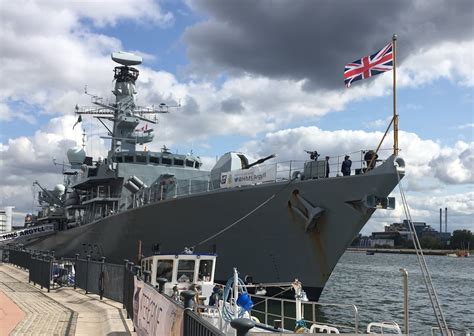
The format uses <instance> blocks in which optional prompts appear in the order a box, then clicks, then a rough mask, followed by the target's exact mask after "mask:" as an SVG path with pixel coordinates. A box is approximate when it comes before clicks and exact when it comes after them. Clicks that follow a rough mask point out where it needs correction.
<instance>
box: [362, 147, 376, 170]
mask: <svg viewBox="0 0 474 336" xmlns="http://www.w3.org/2000/svg"><path fill="white" fill-rule="evenodd" d="M378 157H379V156H378V155H377V154H375V152H374V151H373V150H369V151H367V153H365V155H364V161H365V162H366V163H367V170H370V169H374V168H375V163H376V161H377V158H378Z"/></svg>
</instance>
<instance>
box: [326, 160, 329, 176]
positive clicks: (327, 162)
mask: <svg viewBox="0 0 474 336" xmlns="http://www.w3.org/2000/svg"><path fill="white" fill-rule="evenodd" d="M326 177H329V156H326Z"/></svg>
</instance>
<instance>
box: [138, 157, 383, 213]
mask: <svg viewBox="0 0 474 336" xmlns="http://www.w3.org/2000/svg"><path fill="white" fill-rule="evenodd" d="M385 150H387V151H388V149H384V150H381V151H385ZM390 150H391V149H390ZM365 153H366V151H365V150H361V151H356V152H351V153H347V154H349V155H351V157H353V158H354V160H352V166H351V175H354V174H355V175H359V174H363V173H364V172H365V171H366V170H367V161H366V160H364V154H365ZM345 155H346V154H344V155H338V156H332V157H330V159H329V165H328V167H329V173H328V178H335V177H340V176H342V174H341V165H342V162H343V161H344V156H345ZM359 156H360V158H359ZM356 158H357V159H356ZM319 161H321V160H319ZM322 161H324V160H322ZM308 162H311V161H308V160H290V161H282V162H277V163H270V164H264V165H260V166H259V167H265V168H271V167H274V168H275V170H276V178H275V179H274V180H272V181H268V182H264V183H275V182H284V181H289V180H291V179H292V178H293V177H294V174H297V173H300V174H302V175H304V171H305V164H307V163H308ZM383 162H384V160H376V162H374V163H375V165H376V166H378V165H380V164H382V163H383ZM309 169H310V170H312V165H310V166H309ZM313 173H315V172H310V176H307V177H306V178H313V177H312V175H314V174H313ZM213 178H215V177H212V176H211V174H210V172H208V173H206V174H203V175H200V176H194V177H192V179H180V180H175V183H174V184H172V185H171V186H169V185H167V186H164V185H159V184H154V185H151V186H150V187H147V188H144V189H141V190H140V191H138V192H137V193H135V194H133V195H131V196H130V198H129V206H130V207H131V208H137V207H141V206H143V205H146V204H151V203H156V202H160V201H162V200H165V199H170V198H178V197H182V196H189V195H196V194H200V193H205V192H208V191H211V190H215V189H219V188H218V187H217V186H214V185H213V181H212V179H213ZM319 178H326V172H325V170H324V174H320V176H319Z"/></svg>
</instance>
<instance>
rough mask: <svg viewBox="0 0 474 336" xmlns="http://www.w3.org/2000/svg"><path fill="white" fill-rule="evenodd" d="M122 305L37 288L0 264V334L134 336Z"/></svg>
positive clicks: (19, 272)
mask: <svg viewBox="0 0 474 336" xmlns="http://www.w3.org/2000/svg"><path fill="white" fill-rule="evenodd" d="M132 331H133V325H132V322H131V321H130V320H129V319H126V313H125V311H124V310H123V309H122V304H121V303H118V302H115V301H112V300H108V299H103V300H102V301H101V300H99V297H98V296H97V295H95V294H87V295H85V291H83V290H80V289H76V290H74V289H72V288H68V287H64V288H59V289H55V290H51V292H50V293H48V292H47V291H46V289H43V290H42V289H41V288H40V287H39V286H38V285H37V286H34V285H33V284H29V283H28V271H25V270H22V269H20V268H18V267H15V266H13V265H11V264H5V263H0V335H1V336H4V335H88V336H89V335H134V334H135V333H133V332H132Z"/></svg>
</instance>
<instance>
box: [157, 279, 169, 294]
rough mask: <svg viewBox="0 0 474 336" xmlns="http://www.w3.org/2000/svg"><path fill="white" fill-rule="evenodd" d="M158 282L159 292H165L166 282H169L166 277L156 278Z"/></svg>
mask: <svg viewBox="0 0 474 336" xmlns="http://www.w3.org/2000/svg"><path fill="white" fill-rule="evenodd" d="M156 281H157V282H158V293H160V294H163V291H164V290H165V284H166V283H167V282H168V280H167V279H166V278H158V279H156Z"/></svg>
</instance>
